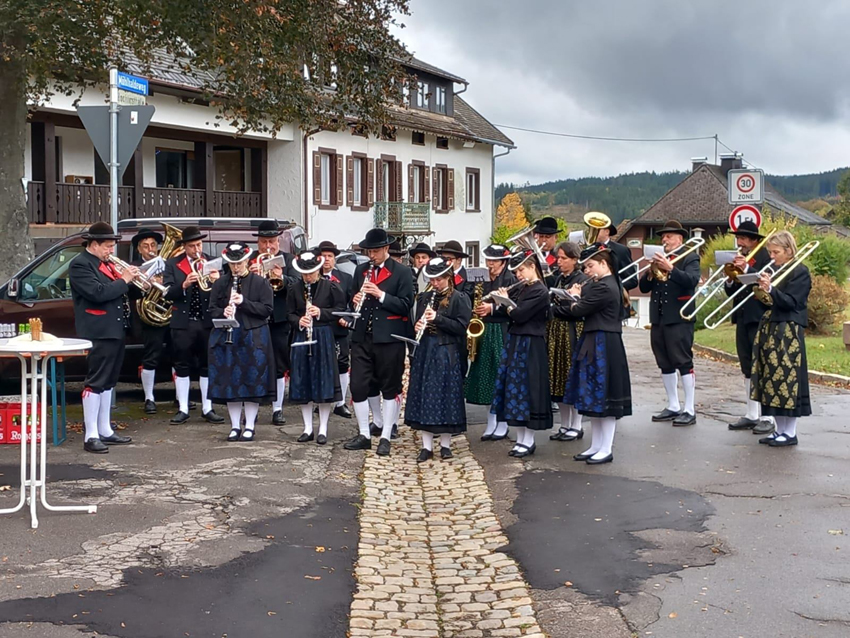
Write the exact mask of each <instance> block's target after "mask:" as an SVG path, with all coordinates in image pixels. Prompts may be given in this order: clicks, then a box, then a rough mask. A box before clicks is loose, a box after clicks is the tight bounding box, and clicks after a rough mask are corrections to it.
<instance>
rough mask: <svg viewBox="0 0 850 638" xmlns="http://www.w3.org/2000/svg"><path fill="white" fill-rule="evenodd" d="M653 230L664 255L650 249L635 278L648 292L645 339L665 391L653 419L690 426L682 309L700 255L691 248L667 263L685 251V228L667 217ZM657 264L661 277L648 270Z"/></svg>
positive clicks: (692, 412)
mask: <svg viewBox="0 0 850 638" xmlns="http://www.w3.org/2000/svg"><path fill="white" fill-rule="evenodd" d="M658 234H659V235H661V244H662V245H663V246H664V252H665V253H666V256H665V255H662V254H655V255H654V256H653V258H652V265H653V267H652V268H648V269H647V271H646V272H645V273H644V275H643V276H642V277H641V278H640V290H641V292H643V293H647V292H649V293H651V295H650V298H649V321H650V323H651V324H652V329H651V332H650V343H651V345H652V353H653V354H654V355H655V362H656V364H657V365H658V367H659V368H661V378H662V380H663V381H664V389H665V391H666V392H667V407H666V408H665V409H664V410H662V411H661V412H660V413H658V414H656V415H654V416H653V417H652V420H653V421H672V422H673V425H675V426H684V425H693V424H694V423H696V422H697V417H696V409H695V405H694V394H695V386H696V380H695V377H694V351H693V348H694V322H693V321H687V320H685V319H683V318H682V315H681V310H682V306H684V305H685V303H686V302H687V301H688V300H689V299H690V298H691V297H692V296H693V295H694V292H695V291H696V287H697V284H698V283H699V277H700V272H699V254H698V251H696V250H695V251H693V252H691V253H690V254H688V255H687V256H685V257H683V258H681V259H679V260H678V261H676V263H675V264H671V263H670V258H671V257H673V256H675V255H676V254H677V253H679V252H682V251H683V250H684V241H685V239H687V237H688V231H687V230H685V229H684V228H683V227H682V224H680V223H679V222H678V221H676V220H671V221H668V222H667V223H666V224H665V225H664V228H662V229H661V230H659V231H658ZM656 269H657V270H658V271H659V272H660V273H662V274H661V277H660V278H656V277H655V275H654V274H653V272H654V271H655V270H656ZM677 372H678V374H679V375H680V376H681V377H682V387H683V388H684V390H685V407H684V410H682V409H681V406H680V404H679V394H678V379H677V377H676V373H677Z"/></svg>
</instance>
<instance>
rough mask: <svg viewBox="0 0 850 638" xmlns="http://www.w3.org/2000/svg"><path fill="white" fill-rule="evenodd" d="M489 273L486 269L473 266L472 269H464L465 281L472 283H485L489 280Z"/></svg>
mask: <svg viewBox="0 0 850 638" xmlns="http://www.w3.org/2000/svg"><path fill="white" fill-rule="evenodd" d="M488 274H489V271H488V270H487V269H486V268H480V267H476V266H473V267H472V268H467V269H466V279H467V281H471V282H472V283H476V284H477V283H479V282H483V281H487V279H489V276H488Z"/></svg>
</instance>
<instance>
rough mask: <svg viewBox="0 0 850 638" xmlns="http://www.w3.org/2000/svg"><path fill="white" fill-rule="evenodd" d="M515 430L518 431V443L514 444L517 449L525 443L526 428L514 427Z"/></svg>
mask: <svg viewBox="0 0 850 638" xmlns="http://www.w3.org/2000/svg"><path fill="white" fill-rule="evenodd" d="M514 432H516V443H515V444H514V449H515V450H516V449H518V448H519V446H520V445H525V443H524V441H525V428H514Z"/></svg>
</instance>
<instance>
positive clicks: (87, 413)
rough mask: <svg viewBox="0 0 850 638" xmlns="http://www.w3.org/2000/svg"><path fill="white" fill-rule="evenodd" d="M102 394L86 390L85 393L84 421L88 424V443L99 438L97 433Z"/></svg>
mask: <svg viewBox="0 0 850 638" xmlns="http://www.w3.org/2000/svg"><path fill="white" fill-rule="evenodd" d="M100 395H101V393H100V392H92V391H91V390H89V389H86V390H85V391H84V392H83V420H84V421H85V424H86V439H85V440H86V441H88V440H90V439H97V438H99V436H98V433H97V418H98V412H100Z"/></svg>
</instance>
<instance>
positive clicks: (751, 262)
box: [747, 257, 756, 268]
mask: <svg viewBox="0 0 850 638" xmlns="http://www.w3.org/2000/svg"><path fill="white" fill-rule="evenodd" d="M755 265H756V258H755V257H750V258H749V259H748V260H747V266H749V267H750V268H752V267H753V266H755Z"/></svg>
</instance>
